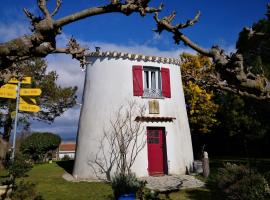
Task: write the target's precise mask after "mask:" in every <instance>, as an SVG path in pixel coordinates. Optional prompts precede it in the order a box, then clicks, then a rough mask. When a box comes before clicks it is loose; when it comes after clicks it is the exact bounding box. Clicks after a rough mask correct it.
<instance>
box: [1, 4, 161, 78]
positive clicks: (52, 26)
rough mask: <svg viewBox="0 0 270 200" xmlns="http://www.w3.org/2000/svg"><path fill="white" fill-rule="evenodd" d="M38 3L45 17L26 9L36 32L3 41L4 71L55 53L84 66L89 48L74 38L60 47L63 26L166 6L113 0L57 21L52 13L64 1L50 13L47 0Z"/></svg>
mask: <svg viewBox="0 0 270 200" xmlns="http://www.w3.org/2000/svg"><path fill="white" fill-rule="evenodd" d="M37 3H38V7H39V9H40V10H41V12H42V14H43V15H44V16H41V17H39V16H38V17H37V16H34V15H33V14H32V13H31V12H29V11H28V10H27V9H24V13H25V15H26V16H27V17H28V18H29V19H30V21H31V24H32V29H31V30H32V34H30V35H25V36H22V37H18V38H16V39H13V40H10V41H8V42H5V43H0V71H2V70H4V69H6V68H9V67H11V66H12V65H13V63H14V62H17V61H19V60H23V59H28V58H30V57H45V56H47V55H48V54H51V53H66V54H71V55H72V57H73V58H75V59H78V60H79V61H80V63H81V65H83V64H84V58H83V56H84V52H85V49H84V48H81V47H79V46H74V45H75V42H74V41H73V42H72V43H69V44H68V46H67V48H65V49H63V48H62V49H61V48H57V47H56V46H57V45H56V36H57V35H59V34H61V29H62V27H63V26H65V25H67V24H70V23H73V22H75V21H78V20H81V19H84V18H87V17H91V16H95V15H101V14H105V13H115V12H117V13H122V14H125V15H130V14H132V13H139V14H140V15H141V16H144V15H145V14H146V13H154V12H159V11H161V9H162V5H160V6H159V7H158V8H151V7H149V6H148V3H149V0H148V1H145V0H139V1H125V2H124V3H121V1H119V0H112V1H111V3H110V4H108V5H105V6H99V7H92V8H88V9H85V10H82V11H80V12H77V13H74V14H71V15H68V16H66V17H63V18H60V19H58V20H54V19H53V18H52V16H54V15H55V14H56V13H57V12H58V11H59V9H60V7H61V5H62V1H61V0H56V8H55V9H54V11H53V12H52V14H50V12H49V10H48V8H47V0H38V1H37ZM0 82H4V81H3V78H2V77H0Z"/></svg>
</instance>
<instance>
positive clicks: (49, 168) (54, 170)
mask: <svg viewBox="0 0 270 200" xmlns="http://www.w3.org/2000/svg"><path fill="white" fill-rule="evenodd" d="M225 162H234V163H237V164H239V163H242V164H245V163H246V162H247V160H246V159H241V158H237V159H233V158H223V159H220V158H219V159H214V158H212V159H211V162H210V166H211V173H212V174H215V173H216V171H217V168H218V167H222V163H225ZM252 162H253V165H254V166H257V167H258V170H259V171H260V172H265V171H269V170H270V159H257V160H253V161H252ZM72 164H73V163H72V162H70V161H62V162H58V163H56V162H54V163H52V164H49V163H48V164H38V165H35V166H34V168H33V169H32V170H31V171H30V172H29V173H28V177H26V178H24V179H26V180H28V181H31V182H33V183H36V185H37V191H38V192H39V193H40V194H41V195H42V196H43V197H44V199H45V200H74V199H78V200H86V199H87V200H88V199H90V200H95V199H96V200H104V199H105V200H106V199H112V190H111V187H110V185H109V184H105V183H89V182H76V183H75V182H68V181H65V180H64V179H63V178H62V174H63V173H65V171H68V172H71V171H72ZM5 175H6V172H5V171H3V170H0V179H1V178H4V177H5ZM169 196H170V199H171V200H188V199H191V200H196V199H198V200H206V199H218V198H215V197H214V194H212V193H211V192H210V190H209V189H207V188H198V189H186V190H180V191H178V192H174V193H171V194H170V195H169ZM160 197H161V198H162V199H165V195H161V196H160Z"/></svg>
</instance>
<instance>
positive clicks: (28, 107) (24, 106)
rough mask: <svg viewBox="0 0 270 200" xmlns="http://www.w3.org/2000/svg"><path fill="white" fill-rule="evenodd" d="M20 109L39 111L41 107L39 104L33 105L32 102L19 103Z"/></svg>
mask: <svg viewBox="0 0 270 200" xmlns="http://www.w3.org/2000/svg"><path fill="white" fill-rule="evenodd" d="M19 110H20V111H26V112H38V111H40V107H39V106H37V105H31V104H24V103H22V104H21V103H20V104H19Z"/></svg>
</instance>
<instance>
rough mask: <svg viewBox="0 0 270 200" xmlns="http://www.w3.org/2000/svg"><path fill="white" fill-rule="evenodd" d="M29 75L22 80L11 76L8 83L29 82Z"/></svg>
mask: <svg viewBox="0 0 270 200" xmlns="http://www.w3.org/2000/svg"><path fill="white" fill-rule="evenodd" d="M31 80H32V78H31V77H23V78H22V80H21V81H20V80H18V79H16V78H11V79H10V80H9V81H8V82H9V83H21V84H31Z"/></svg>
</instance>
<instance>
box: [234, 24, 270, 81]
mask: <svg viewBox="0 0 270 200" xmlns="http://www.w3.org/2000/svg"><path fill="white" fill-rule="evenodd" d="M251 32H256V34H250V33H251ZM269 35H270V20H269V19H268V20H267V19H262V20H260V21H258V22H256V23H254V24H253V26H252V31H251V30H249V29H247V28H244V29H243V30H242V32H241V33H240V34H239V38H238V41H237V44H236V48H237V49H238V51H239V52H240V53H242V54H243V56H244V61H245V66H248V67H251V71H252V72H253V73H255V74H260V73H262V71H264V72H265V74H266V76H267V77H268V78H270V56H269V55H270V37H269Z"/></svg>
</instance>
